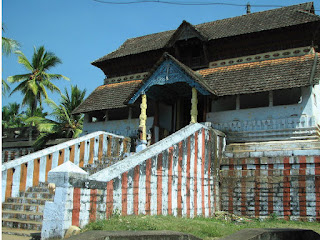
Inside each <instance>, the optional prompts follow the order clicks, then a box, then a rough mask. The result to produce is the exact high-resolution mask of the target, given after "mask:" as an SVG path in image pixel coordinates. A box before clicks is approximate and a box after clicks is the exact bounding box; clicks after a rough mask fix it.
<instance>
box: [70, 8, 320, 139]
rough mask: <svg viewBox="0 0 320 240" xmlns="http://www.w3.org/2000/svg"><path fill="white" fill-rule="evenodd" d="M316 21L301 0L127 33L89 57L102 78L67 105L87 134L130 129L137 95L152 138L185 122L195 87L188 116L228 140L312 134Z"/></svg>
mask: <svg viewBox="0 0 320 240" xmlns="http://www.w3.org/2000/svg"><path fill="white" fill-rule="evenodd" d="M319 25H320V17H319V16H317V15H316V14H315V12H314V7H313V3H304V4H299V5H294V6H289V7H284V8H279V9H274V10H269V11H263V12H257V13H249V14H246V15H243V16H239V17H234V18H229V19H223V20H218V21H214V22H209V23H204V24H199V25H192V24H190V23H188V22H186V21H183V22H182V24H181V25H180V26H179V27H178V28H177V29H176V30H171V31H166V32H161V33H155V34H151V35H146V36H142V37H137V38H132V39H128V40H127V41H126V42H124V43H123V45H122V46H120V47H119V49H117V50H116V51H114V52H112V53H110V54H107V55H105V56H103V57H102V58H100V59H98V60H96V61H94V62H93V63H92V64H93V65H94V66H97V67H99V68H100V69H101V70H102V71H103V72H104V73H105V75H106V78H105V80H104V84H103V85H101V86H99V87H98V88H96V89H95V90H94V91H93V92H92V93H91V95H90V96H89V97H88V98H87V99H86V100H85V101H84V103H83V104H81V105H80V106H79V107H78V108H77V109H76V110H75V112H74V113H85V122H84V133H85V134H86V133H90V132H93V131H97V130H105V131H108V132H112V133H115V134H121V135H124V136H129V137H135V136H137V134H138V129H139V124H140V120H139V116H140V114H141V109H140V104H141V97H142V96H144V95H145V96H146V97H147V112H146V115H147V119H146V132H147V134H150V135H151V139H152V141H153V142H156V141H158V140H159V139H162V138H164V137H165V136H167V135H169V134H171V133H173V132H175V131H177V130H179V129H181V128H182V127H184V126H186V125H188V124H189V123H190V121H191V115H192V114H191V113H190V112H191V108H192V103H191V102H192V97H194V100H193V103H194V106H195V108H194V110H193V114H194V115H196V121H197V122H211V123H212V125H213V126H214V128H216V129H219V130H221V131H223V132H225V133H226V134H227V139H228V141H229V142H248V141H269V140H283V139H314V138H317V136H318V135H319V120H320V119H319V116H320V115H319V113H320V110H319V109H320V107H319V102H320V98H319V95H320V93H319V86H318V84H319V79H320V65H319V64H320V62H319V57H318V55H319V53H318V51H319V50H318V45H319V42H320V40H319V39H320V37H319V36H320V35H319V34H320V33H319ZM243 26H246V27H243ZM192 89H195V92H194V94H193V93H192Z"/></svg>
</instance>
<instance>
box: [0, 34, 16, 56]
mask: <svg viewBox="0 0 320 240" xmlns="http://www.w3.org/2000/svg"><path fill="white" fill-rule="evenodd" d="M19 47H20V44H19V43H18V42H17V41H16V40H13V39H10V38H5V37H2V52H3V54H4V55H6V56H9V55H10V54H11V53H13V52H14V51H15V50H16V49H18V48H19Z"/></svg>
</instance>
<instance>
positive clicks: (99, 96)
mask: <svg viewBox="0 0 320 240" xmlns="http://www.w3.org/2000/svg"><path fill="white" fill-rule="evenodd" d="M140 82H141V80H133V81H128V82H121V83H113V84H107V85H102V86H100V87H97V88H96V89H95V90H94V91H93V92H92V93H91V94H90V95H89V97H88V98H87V99H86V100H85V101H84V102H83V103H82V104H80V105H79V106H78V107H77V108H76V109H75V110H74V111H73V114H77V113H86V112H92V111H98V110H103V109H115V108H123V107H126V105H124V101H125V100H126V98H127V97H128V95H129V94H130V93H131V92H132V91H133V90H134V89H135V88H136V87H137V85H138V84H139V83H140Z"/></svg>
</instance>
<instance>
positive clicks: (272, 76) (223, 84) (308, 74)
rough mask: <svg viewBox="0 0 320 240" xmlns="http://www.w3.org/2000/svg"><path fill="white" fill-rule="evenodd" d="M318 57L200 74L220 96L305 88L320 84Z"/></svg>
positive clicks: (214, 70) (243, 65)
mask: <svg viewBox="0 0 320 240" xmlns="http://www.w3.org/2000/svg"><path fill="white" fill-rule="evenodd" d="M318 55H319V53H316V54H309V55H304V56H297V57H288V58H280V59H273V60H264V61H259V62H252V63H243V64H237V65H233V66H225V67H217V68H209V69H205V70H201V71H199V73H200V74H201V75H202V76H203V78H204V80H205V81H206V83H207V84H208V85H209V86H210V87H211V88H213V89H214V90H215V92H216V94H217V95H218V96H225V95H236V94H249V93H256V92H264V91H271V90H277V89H285V88H295V87H305V86H310V85H314V84H319V81H320V60H319V56H318ZM315 61H316V62H315ZM314 66H315V68H314ZM313 68H314V73H312V72H313Z"/></svg>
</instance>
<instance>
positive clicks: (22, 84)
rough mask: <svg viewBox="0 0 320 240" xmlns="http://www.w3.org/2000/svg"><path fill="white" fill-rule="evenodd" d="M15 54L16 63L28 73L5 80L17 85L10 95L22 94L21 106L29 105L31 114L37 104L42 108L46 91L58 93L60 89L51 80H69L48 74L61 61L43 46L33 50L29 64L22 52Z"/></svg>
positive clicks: (61, 76) (46, 95) (58, 75)
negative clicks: (16, 57) (16, 56)
mask: <svg viewBox="0 0 320 240" xmlns="http://www.w3.org/2000/svg"><path fill="white" fill-rule="evenodd" d="M16 54H17V55H18V63H20V64H22V65H23V66H24V67H25V68H26V70H27V71H29V72H28V73H25V74H20V75H14V76H10V77H8V78H7V80H8V82H10V83H18V86H17V87H15V88H14V89H13V90H12V92H11V94H13V93H14V92H18V91H20V92H21V93H22V94H23V99H22V105H29V106H30V109H31V113H33V112H34V111H35V109H36V108H37V106H38V104H39V105H40V107H42V100H43V99H48V94H47V89H49V90H50V91H51V92H59V93H60V89H59V88H58V87H57V86H56V85H54V84H53V83H52V82H51V80H53V79H60V78H64V79H66V80H69V78H67V77H65V76H63V75H61V74H52V73H48V71H49V70H50V69H51V68H53V67H55V66H57V65H58V64H60V63H61V60H60V59H59V58H58V57H57V56H55V54H54V53H52V52H47V51H46V50H45V48H44V46H40V47H39V48H34V54H33V56H32V61H31V62H30V61H29V60H28V59H27V57H26V56H25V55H24V54H23V52H21V51H16ZM11 94H10V95H11Z"/></svg>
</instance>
